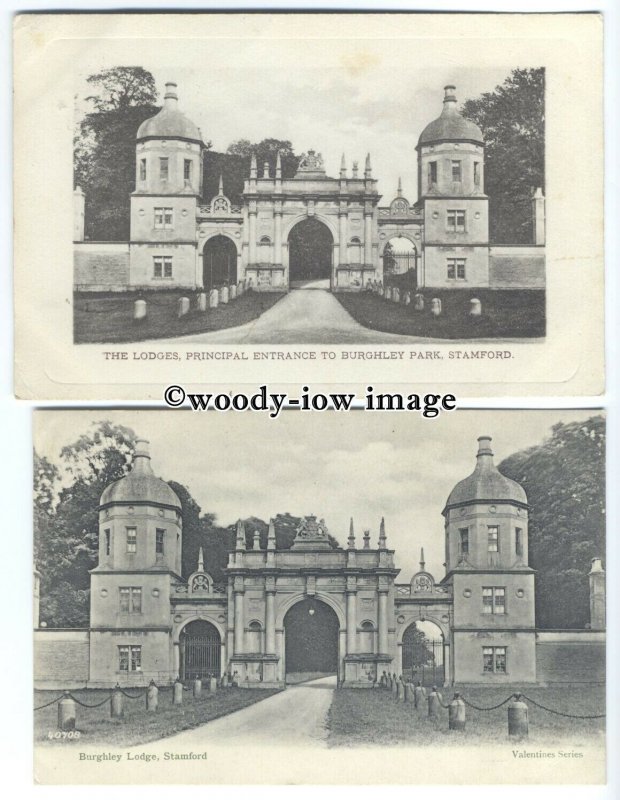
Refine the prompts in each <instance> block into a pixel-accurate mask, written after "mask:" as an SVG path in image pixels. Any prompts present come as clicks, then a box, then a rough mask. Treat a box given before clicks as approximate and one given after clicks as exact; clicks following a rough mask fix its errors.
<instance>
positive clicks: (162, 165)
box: [159, 158, 168, 181]
mask: <svg viewBox="0 0 620 800" xmlns="http://www.w3.org/2000/svg"><path fill="white" fill-rule="evenodd" d="M159 179H160V180H162V181H167V180H168V159H167V158H160V159H159Z"/></svg>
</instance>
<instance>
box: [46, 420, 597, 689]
mask: <svg viewBox="0 0 620 800" xmlns="http://www.w3.org/2000/svg"><path fill="white" fill-rule="evenodd" d="M478 444H479V447H478V453H477V456H476V465H475V469H474V470H473V472H472V473H471V475H469V476H468V477H467V478H465V479H464V480H462V481H460V482H459V483H458V484H457V485H456V486H455V487H454V489H453V490H452V491H451V492H450V494H449V496H448V499H447V501H446V504H445V507H444V509H443V512H442V514H443V516H444V519H445V559H446V560H445V575H444V576H443V578H441V580H436V579H435V577H434V576H433V575H432V574H431V573H430V572H428V571H427V570H426V569H425V561H424V551H423V550H422V551H421V557H420V569H419V570H418V571H417V572H416V574H414V575H413V576H412V578H411V580H410V581H408V582H406V583H402V582H398V580H397V578H398V576H399V570H398V569H397V568H396V566H395V560H394V556H395V553H394V550H391V549H390V548H389V546H388V541H387V534H386V527H385V523H384V521H383V520H381V523H380V526H379V533H378V538H377V539H376V540H374V541H373V537H372V536H371V534H370V532H369V531H368V530H367V531H364V532H363V535H362V537H361V540H360V538H358V537H357V536H356V533H355V530H354V525H353V520H351V523H350V529H349V534H348V538H347V542H346V547H341V546H339V545H338V544H337V543H336V540H335V539H334V538H333V537H332V536H330V534H329V532H328V530H327V527H326V525H325V522H324V521H323V520H322V519H318V518H317V517H315V516H314V515H310V516H307V517H305V518H304V519H303V520H302V521H301V523H300V524H299V526H298V528H297V530H296V533H295V536H294V539H293V540H292V543H291V544H290V546H289V547H285V548H284V547H279V546H278V542H277V539H276V526H275V523H274V520H272V521H271V523H270V525H269V529H268V533H267V536H266V538H265V536H264V534H263V538H262V541H261V535H260V534H259V532H258V531H254V532H251V531H248V532H247V533H248V534H250V535H246V530H245V528H244V524H243V523H242V522H241V521H239V522H238V523H237V530H236V540H235V543H234V546H233V547H231V550H230V552H229V556H228V562H227V564H226V565H221V564H220V567H219V574H220V575H221V578H220V580H219V581H216V580H214V578H213V576H212V575H211V574H210V572H209V564H210V563H211V564H215V563H217V562H216V560H215V558H216V557H215V555H214V554H211V553H209V552H204V551H203V548H200V550H199V554H198V558H197V563H196V565H195V569H194V571H193V572H192V573H191V574H189V575H184V574H183V570H182V559H181V554H182V548H183V518H182V506H181V502H180V500H179V498H178V496H177V495H176V494H175V492H174V491H173V490H172V489H171V487H170V486H169V485H168V484H167V483H166V482H165V481H163V480H161V479H159V478H158V477H156V475H155V474H154V473H153V470H152V467H151V459H150V456H149V450H148V443H147V442H146V441H144V440H140V441H138V443H137V446H136V450H135V454H134V457H133V464H132V469H131V471H130V472H129V473H128V474H127V475H126V476H125V477H123V478H121V479H120V480H118V481H116V482H114V483H112V484H111V485H110V486H108V487H107V488H106V489H105V491H104V492H103V494H102V496H101V500H100V505H99V508H98V514H99V556H98V563H97V566H96V567H95V568H94V569H93V570H92V571H91V579H90V580H91V592H90V624H89V627H88V629H82V630H62V629H55V630H52V629H46V628H44V627H43V623H42V624H39V622H38V619H37V618H38V610H37V609H38V585H39V577H40V576H39V575H38V573H35V604H36V607H35V619H37V630H36V631H35V685H36V686H37V688H68V687H72V688H77V687H80V686H85V685H86V686H90V687H113V686H115V685H116V684H120V685H122V686H141V685H145V684H146V683H148V682H150V681H154V682H155V683H157V684H159V685H167V684H171V683H172V682H174V681H175V679H177V678H180V679H181V680H183V681H190V680H194V679H196V678H200V679H206V678H213V677H215V678H217V679H218V680H220V681H222V682H223V683H224V684H225V685H226V684H228V683H232V684H234V685H239V686H242V687H247V688H260V687H283V686H285V685H286V684H287V683H296V682H300V681H303V680H308V679H311V678H313V677H318V676H322V675H335V676H337V680H338V685H339V686H345V687H355V688H372V687H375V686H377V685H379V684H380V683H381V682H383V681H384V680H385V677H386V675H390V676H403V677H404V678H405V679H406V680H409V681H420V682H421V683H422V684H423V685H427V686H432V685H440V686H441V685H445V686H449V685H454V684H460V685H462V684H487V685H498V684H501V685H514V684H518V685H522V684H532V683H536V682H538V683H549V682H551V683H552V682H558V683H561V682H562V681H564V682H565V681H566V680H567V679H569V678H571V679H573V680H575V678H576V675H575V674H574V671H575V670H576V669H582V671H583V674H584V678H583V679H584V681H586V682H587V681H596V680H599V679H600V675H598V674H597V673H600V670H601V669H602V668H604V663H605V659H604V655H603V653H604V636H605V635H604V627H605V573H604V571H603V569H602V566H601V562H600V560H599V559H594V560H593V562H592V568H591V571H590V576H589V580H590V616H591V622H590V625H589V626H588V627H587V628H585V629H584V630H571V631H539V630H537V629H536V620H535V605H534V599H535V598H534V583H535V572H534V570H533V569H532V568H531V567H530V566H529V565H528V500H527V497H526V494H525V492H524V490H523V488H522V487H521V486H520V485H519V484H518V483H516V482H515V481H513V480H510V479H508V478H506V477H505V476H504V475H502V474H501V473H500V472H499V471H498V469H497V468H496V466H495V465H494V462H493V453H492V450H491V440H490V438H489V437H485V436H482V437H480V438H479V439H478ZM584 659H585V661H584ZM588 659H589V661H588ZM586 661H588V663H586ZM576 665H581V666H579V667H578V666H576ZM566 670H569V671H571V674H570V676H569V675H567V674H566Z"/></svg>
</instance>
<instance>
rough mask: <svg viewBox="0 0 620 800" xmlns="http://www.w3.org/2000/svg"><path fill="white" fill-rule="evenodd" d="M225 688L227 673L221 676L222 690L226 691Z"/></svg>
mask: <svg viewBox="0 0 620 800" xmlns="http://www.w3.org/2000/svg"><path fill="white" fill-rule="evenodd" d="M227 686H228V673H227V672H225V673H224V674H223V675H222V689H226V687H227Z"/></svg>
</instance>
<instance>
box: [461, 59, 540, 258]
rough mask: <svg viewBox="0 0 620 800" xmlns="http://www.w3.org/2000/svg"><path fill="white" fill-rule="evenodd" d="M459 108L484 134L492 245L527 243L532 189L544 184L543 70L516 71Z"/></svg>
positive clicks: (528, 242)
mask: <svg viewBox="0 0 620 800" xmlns="http://www.w3.org/2000/svg"><path fill="white" fill-rule="evenodd" d="M462 111H463V114H464V116H466V117H468V118H469V119H472V120H473V121H474V122H476V123H477V124H478V125H479V126H480V128H481V129H482V133H483V135H484V140H485V145H486V146H485V167H484V169H485V179H484V188H485V191H486V193H487V194H488V196H489V236H490V241H491V243H492V244H530V243H531V242H532V203H531V198H532V194H533V190H534V189H536V188H537V187H540V188H541V189H543V191H544V188H545V70H544V69H543V68H539V69H515V70H513V71H512V72H511V74H510V75H509V76H508V77H507V78H506V80H505V81H504V83H503V84H502V85H501V86H498V87H497V88H496V89H495V90H494V91H493V92H485V94H483V95H481V96H480V97H478V98H476V99H473V100H467V101H466V102H465V103H464V104H463V109H462Z"/></svg>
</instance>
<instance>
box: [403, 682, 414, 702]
mask: <svg viewBox="0 0 620 800" xmlns="http://www.w3.org/2000/svg"><path fill="white" fill-rule="evenodd" d="M413 700H414V687H413V684H412V683H406V684H405V702H406V703H413Z"/></svg>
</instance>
